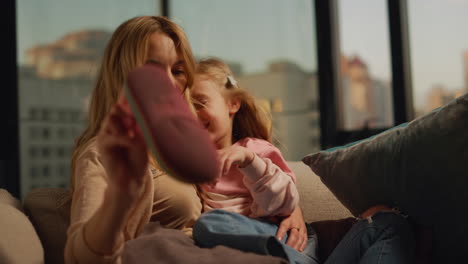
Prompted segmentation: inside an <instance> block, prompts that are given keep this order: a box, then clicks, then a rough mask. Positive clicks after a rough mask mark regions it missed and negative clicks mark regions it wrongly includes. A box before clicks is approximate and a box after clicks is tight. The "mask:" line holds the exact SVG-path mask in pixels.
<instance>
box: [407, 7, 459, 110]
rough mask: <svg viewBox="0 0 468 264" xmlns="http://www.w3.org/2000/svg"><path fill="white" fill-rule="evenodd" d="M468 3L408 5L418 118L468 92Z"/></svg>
mask: <svg viewBox="0 0 468 264" xmlns="http://www.w3.org/2000/svg"><path fill="white" fill-rule="evenodd" d="M467 13H468V1H467V0H459V1H425V0H412V1H408V20H409V35H410V40H411V41H410V48H411V64H412V72H413V78H412V79H413V102H414V107H415V113H416V115H417V116H420V115H423V114H425V113H428V112H430V111H432V110H433V109H435V108H437V107H439V106H442V105H444V104H446V103H448V102H449V101H451V100H453V99H454V98H456V97H458V96H460V95H462V94H464V93H467V92H468V35H467V34H466V30H465V28H464V26H465V25H467V24H468V16H467V15H466V14H467Z"/></svg>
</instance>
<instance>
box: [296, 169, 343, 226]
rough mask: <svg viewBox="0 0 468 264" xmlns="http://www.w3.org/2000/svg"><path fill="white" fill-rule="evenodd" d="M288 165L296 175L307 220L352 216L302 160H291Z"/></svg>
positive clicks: (301, 203)
mask: <svg viewBox="0 0 468 264" xmlns="http://www.w3.org/2000/svg"><path fill="white" fill-rule="evenodd" d="M288 166H289V167H290V168H291V170H292V171H293V172H294V174H295V175H296V182H297V184H296V185H297V189H298V191H299V195H300V205H301V208H302V211H303V213H304V218H305V220H306V222H314V221H322V220H336V219H342V218H346V217H349V216H351V213H350V212H349V210H348V209H346V207H344V206H343V205H342V204H341V202H340V201H338V199H336V197H335V196H334V195H333V193H332V192H330V190H329V189H328V188H327V187H326V186H325V185H324V184H323V183H322V182H321V181H320V178H319V177H318V176H317V175H315V173H314V172H312V171H311V170H310V169H309V168H308V167H307V166H306V165H304V164H303V163H302V162H300V161H295V162H294V161H289V162H288Z"/></svg>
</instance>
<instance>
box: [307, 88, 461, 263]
mask: <svg viewBox="0 0 468 264" xmlns="http://www.w3.org/2000/svg"><path fill="white" fill-rule="evenodd" d="M303 161H304V162H305V163H306V164H307V165H309V166H310V168H311V169H312V170H313V171H314V172H315V173H316V174H317V175H319V176H320V177H321V179H322V181H323V182H324V183H325V185H327V186H328V187H329V188H330V190H331V191H332V192H333V193H334V194H335V195H336V197H337V198H338V199H339V200H340V201H341V202H342V203H343V204H344V205H345V206H346V207H347V208H348V209H349V210H350V211H351V212H352V213H353V214H354V215H358V214H360V213H362V212H363V211H364V210H365V209H367V208H368V207H370V206H372V205H375V204H388V205H390V206H397V207H399V208H400V209H401V210H402V211H403V212H405V213H407V214H408V215H409V216H410V217H411V219H413V220H414V221H415V222H416V223H419V224H423V225H428V226H431V227H433V228H434V240H435V245H434V246H435V249H436V251H435V252H434V253H435V255H436V256H437V257H438V258H439V260H442V259H443V260H444V262H445V261H447V260H455V259H456V258H457V257H462V254H464V252H466V250H468V242H467V240H466V238H467V237H468V224H466V223H468V191H467V189H468V95H464V96H462V97H460V98H458V99H456V100H454V101H452V102H451V103H450V104H448V105H446V106H444V107H442V108H439V109H437V110H435V111H433V112H431V113H429V114H427V115H425V116H423V117H421V118H418V119H416V120H414V121H412V122H410V123H409V124H408V125H407V126H404V127H398V128H395V129H391V130H389V131H386V132H383V133H381V134H380V135H378V136H376V137H373V138H370V139H368V140H364V141H362V142H360V143H357V144H352V145H351V146H348V147H343V148H335V149H333V150H330V151H321V152H319V153H314V154H311V155H308V156H306V157H305V158H304V159H303ZM447 262H450V261H447Z"/></svg>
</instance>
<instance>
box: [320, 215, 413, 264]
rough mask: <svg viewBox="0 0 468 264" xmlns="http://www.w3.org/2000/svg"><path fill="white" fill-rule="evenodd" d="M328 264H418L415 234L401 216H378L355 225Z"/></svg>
mask: <svg viewBox="0 0 468 264" xmlns="http://www.w3.org/2000/svg"><path fill="white" fill-rule="evenodd" d="M325 263H326V264H332V263H333V264H335V263H336V264H340V263H346V264H349V263H360V264H367V263H369V264H371V263H372V264H387V263H398V264H404V263H415V241H414V234H413V231H412V229H411V226H410V225H409V223H408V222H407V221H406V219H405V217H403V216H401V215H400V214H397V213H394V212H378V213H376V214H375V215H374V216H372V217H370V218H369V219H360V220H359V221H358V222H357V223H355V224H354V225H353V227H352V228H351V229H350V230H349V231H348V232H347V233H346V235H345V236H344V237H343V239H342V240H341V241H340V243H338V245H337V246H336V248H335V249H334V250H333V252H332V253H331V255H330V256H329V257H328V259H327V260H326V262H325Z"/></svg>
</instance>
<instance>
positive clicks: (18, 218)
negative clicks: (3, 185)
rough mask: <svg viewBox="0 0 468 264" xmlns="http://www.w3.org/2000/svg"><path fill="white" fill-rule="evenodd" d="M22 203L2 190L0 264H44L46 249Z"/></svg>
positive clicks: (0, 197)
mask: <svg viewBox="0 0 468 264" xmlns="http://www.w3.org/2000/svg"><path fill="white" fill-rule="evenodd" d="M21 209H22V208H21V203H20V202H19V201H18V200H17V199H15V198H14V197H13V196H11V195H10V193H8V191H6V190H4V189H0V212H1V216H0V263H5V264H10V263H44V249H43V248H42V245H41V241H40V240H39V237H38V236H37V234H36V231H35V230H34V227H33V226H32V224H31V222H30V221H29V219H28V217H27V216H26V215H25V214H24V213H23V212H22V211H21Z"/></svg>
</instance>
